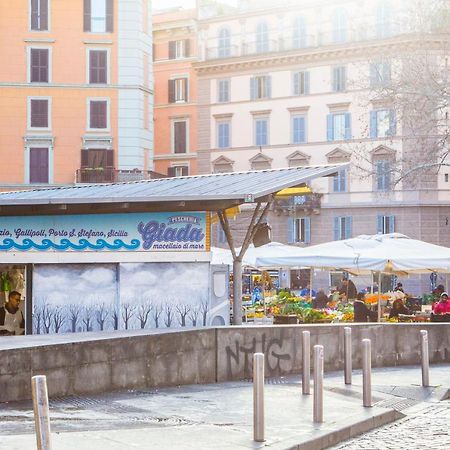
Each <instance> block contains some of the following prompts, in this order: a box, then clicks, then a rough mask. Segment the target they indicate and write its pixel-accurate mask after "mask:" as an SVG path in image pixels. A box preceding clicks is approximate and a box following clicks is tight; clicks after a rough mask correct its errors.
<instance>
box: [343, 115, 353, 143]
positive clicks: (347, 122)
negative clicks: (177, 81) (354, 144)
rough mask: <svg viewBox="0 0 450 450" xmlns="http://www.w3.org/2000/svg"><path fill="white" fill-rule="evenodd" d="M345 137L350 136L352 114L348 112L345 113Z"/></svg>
mask: <svg viewBox="0 0 450 450" xmlns="http://www.w3.org/2000/svg"><path fill="white" fill-rule="evenodd" d="M344 117H345V139H351V138H352V116H351V114H350V113H345V114H344Z"/></svg>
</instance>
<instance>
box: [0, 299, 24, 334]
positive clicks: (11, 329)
mask: <svg viewBox="0 0 450 450" xmlns="http://www.w3.org/2000/svg"><path fill="white" fill-rule="evenodd" d="M20 299H21V295H20V292H17V291H11V292H10V293H9V295H8V301H7V302H6V303H5V306H3V307H2V308H0V335H1V334H16V335H17V334H24V331H25V320H24V318H23V314H22V311H21V310H20V309H19V305H20Z"/></svg>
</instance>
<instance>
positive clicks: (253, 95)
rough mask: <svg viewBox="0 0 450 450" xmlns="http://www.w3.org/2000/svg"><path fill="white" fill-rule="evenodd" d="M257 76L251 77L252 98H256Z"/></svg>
mask: <svg viewBox="0 0 450 450" xmlns="http://www.w3.org/2000/svg"><path fill="white" fill-rule="evenodd" d="M256 83H257V81H256V78H255V77H252V78H250V99H251V100H255V99H256Z"/></svg>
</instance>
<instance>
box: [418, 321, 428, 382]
mask: <svg viewBox="0 0 450 450" xmlns="http://www.w3.org/2000/svg"><path fill="white" fill-rule="evenodd" d="M420 341H421V342H420V344H421V356H422V386H424V387H427V386H429V385H430V357H429V353H428V331H426V330H420Z"/></svg>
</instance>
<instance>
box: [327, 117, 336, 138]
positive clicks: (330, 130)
mask: <svg viewBox="0 0 450 450" xmlns="http://www.w3.org/2000/svg"><path fill="white" fill-rule="evenodd" d="M333 124H334V122H333V114H328V115H327V141H333V140H334V130H333V128H334V127H333Z"/></svg>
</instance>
